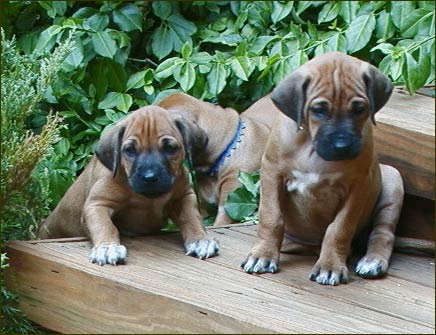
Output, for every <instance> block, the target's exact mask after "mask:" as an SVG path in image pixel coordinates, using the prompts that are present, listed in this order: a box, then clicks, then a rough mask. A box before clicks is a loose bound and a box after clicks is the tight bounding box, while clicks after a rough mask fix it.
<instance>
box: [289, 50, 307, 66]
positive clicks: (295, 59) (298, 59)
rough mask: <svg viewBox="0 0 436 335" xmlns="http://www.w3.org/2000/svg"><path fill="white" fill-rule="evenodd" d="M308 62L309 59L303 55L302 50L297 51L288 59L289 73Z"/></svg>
mask: <svg viewBox="0 0 436 335" xmlns="http://www.w3.org/2000/svg"><path fill="white" fill-rule="evenodd" d="M308 60H309V58H308V57H307V55H306V54H305V53H304V51H303V50H298V51H297V52H296V53H295V55H293V56H292V57H291V58H290V59H289V64H290V65H291V69H290V71H294V70H295V69H297V68H298V67H300V66H301V65H303V64H304V63H306V62H307V61H308Z"/></svg>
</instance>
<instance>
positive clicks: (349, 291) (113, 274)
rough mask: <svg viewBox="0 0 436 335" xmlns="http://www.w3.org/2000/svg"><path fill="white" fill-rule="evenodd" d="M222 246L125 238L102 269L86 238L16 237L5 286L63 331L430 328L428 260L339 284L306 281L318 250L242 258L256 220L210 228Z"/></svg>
mask: <svg viewBox="0 0 436 335" xmlns="http://www.w3.org/2000/svg"><path fill="white" fill-rule="evenodd" d="M208 232H209V234H210V235H211V236H212V237H216V238H218V239H219V241H220V243H221V254H220V255H219V256H218V257H215V258H212V259H209V260H203V261H202V260H198V259H195V258H193V257H189V256H185V255H184V253H183V249H182V242H181V237H180V235H179V234H178V233H171V234H166V235H159V236H148V237H140V238H125V239H123V243H124V244H125V245H126V247H127V249H128V253H129V254H128V261H127V264H126V265H120V266H117V267H113V266H104V267H100V266H98V265H95V264H91V263H90V262H89V261H88V259H87V256H88V253H89V250H90V244H89V242H87V241H86V240H85V239H63V240H52V241H50V240H46V241H29V242H20V241H17V242H13V243H11V244H10V245H9V247H8V250H7V252H8V254H9V256H10V259H11V265H10V269H9V270H8V271H7V278H6V279H7V284H8V286H9V287H10V288H11V289H12V290H14V291H16V292H18V293H19V294H20V295H21V299H20V301H21V308H22V309H23V310H24V312H25V313H26V314H27V315H28V316H29V317H30V319H31V320H33V321H35V322H37V323H39V324H41V325H42V326H44V327H46V328H48V329H52V330H54V331H58V332H62V333H124V334H126V333H153V334H157V333H250V334H253V333H353V334H357V333H397V334H400V333H433V334H434V332H435V290H434V287H435V273H434V259H431V258H425V257H418V256H409V255H400V254H396V255H394V257H393V260H392V264H391V267H390V270H389V275H388V276H387V277H386V278H384V279H380V280H364V279H361V278H358V277H356V276H354V279H355V280H354V281H353V282H351V283H349V284H347V285H341V286H338V287H330V286H321V285H319V284H316V283H313V282H311V281H310V280H309V279H308V275H309V272H310V269H311V267H312V266H313V264H314V262H315V260H316V257H315V256H301V255H286V254H282V255H281V268H280V272H279V273H277V274H264V275H249V274H246V273H244V272H243V271H242V270H241V269H240V268H239V264H240V262H241V260H242V259H243V257H244V256H245V255H246V253H247V252H248V251H249V249H250V247H251V246H252V244H253V243H254V238H255V226H254V225H250V224H245V225H233V226H232V227H231V228H229V227H223V228H210V229H208Z"/></svg>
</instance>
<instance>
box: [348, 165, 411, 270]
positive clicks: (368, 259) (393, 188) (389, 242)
mask: <svg viewBox="0 0 436 335" xmlns="http://www.w3.org/2000/svg"><path fill="white" fill-rule="evenodd" d="M380 170H381V179H382V187H381V193H380V196H379V199H378V202H377V204H376V207H375V209H374V216H373V229H372V231H371V234H370V236H369V241H368V249H367V252H366V255H365V256H364V257H363V258H362V259H361V260H360V261H359V262H358V263H357V266H356V273H357V274H358V275H360V276H361V277H364V278H377V277H382V276H384V275H385V274H386V272H387V270H388V265H389V259H390V257H391V254H392V249H393V246H394V241H395V228H396V226H397V223H398V219H399V217H400V212H401V208H402V206H403V198H404V188H403V180H402V178H401V175H400V173H399V172H398V170H396V169H395V168H393V167H391V166H388V165H382V164H380Z"/></svg>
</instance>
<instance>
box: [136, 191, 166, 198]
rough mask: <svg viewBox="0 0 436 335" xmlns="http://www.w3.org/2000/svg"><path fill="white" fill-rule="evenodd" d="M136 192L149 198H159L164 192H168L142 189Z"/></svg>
mask: <svg viewBox="0 0 436 335" xmlns="http://www.w3.org/2000/svg"><path fill="white" fill-rule="evenodd" d="M137 193H139V194H141V195H143V196H144V197H146V198H149V199H156V198H159V197H161V196H163V195H165V194H168V192H165V191H164V192H162V191H142V192H137Z"/></svg>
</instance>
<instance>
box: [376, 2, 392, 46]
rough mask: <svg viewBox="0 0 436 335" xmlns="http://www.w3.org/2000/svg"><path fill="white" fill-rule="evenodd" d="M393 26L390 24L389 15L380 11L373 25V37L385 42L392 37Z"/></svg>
mask: <svg viewBox="0 0 436 335" xmlns="http://www.w3.org/2000/svg"><path fill="white" fill-rule="evenodd" d="M394 33H395V26H394V23H393V22H392V18H391V14H389V13H388V12H386V11H385V10H382V11H381V12H380V13H379V14H378V17H377V23H376V25H375V36H376V37H377V38H378V39H381V40H383V41H386V40H387V39H389V38H391V37H392V36H394Z"/></svg>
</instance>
